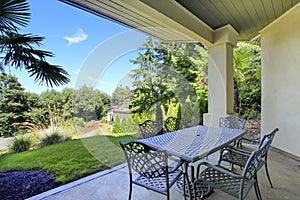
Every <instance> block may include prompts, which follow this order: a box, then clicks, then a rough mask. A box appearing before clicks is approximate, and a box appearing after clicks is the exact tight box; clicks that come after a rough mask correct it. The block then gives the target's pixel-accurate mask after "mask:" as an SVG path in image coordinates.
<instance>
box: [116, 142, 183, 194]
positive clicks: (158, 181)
mask: <svg viewBox="0 0 300 200" xmlns="http://www.w3.org/2000/svg"><path fill="white" fill-rule="evenodd" d="M120 145H121V146H122V149H123V151H124V154H125V158H126V160H127V164H128V171H129V180H130V187H129V197H128V199H129V200H130V199H131V194H132V184H136V185H139V186H142V187H145V188H147V189H149V190H152V191H155V192H158V193H160V194H164V195H166V196H167V199H168V200H169V199H170V188H171V187H172V186H173V184H174V183H175V182H176V181H177V180H178V179H179V177H180V176H181V175H182V171H181V170H180V169H179V167H180V166H181V165H182V163H183V162H178V163H177V164H176V166H174V167H170V166H169V165H168V155H167V153H166V152H165V151H160V150H155V149H153V148H151V147H149V146H148V145H146V144H143V143H141V142H138V141H131V142H128V143H124V142H120ZM133 171H134V172H136V173H137V177H136V178H135V180H133Z"/></svg>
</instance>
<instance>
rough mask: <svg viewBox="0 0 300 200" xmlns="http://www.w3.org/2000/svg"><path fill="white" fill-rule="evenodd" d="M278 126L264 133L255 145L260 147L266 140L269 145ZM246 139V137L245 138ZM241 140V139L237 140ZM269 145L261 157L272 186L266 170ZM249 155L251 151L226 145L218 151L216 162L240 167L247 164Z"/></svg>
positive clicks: (268, 176)
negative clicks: (218, 157)
mask: <svg viewBox="0 0 300 200" xmlns="http://www.w3.org/2000/svg"><path fill="white" fill-rule="evenodd" d="M278 130H279V129H278V128H275V129H274V130H273V131H272V132H271V133H269V134H267V135H264V136H263V138H262V139H261V140H260V142H259V145H258V147H257V149H261V148H263V147H264V146H263V145H264V144H265V143H266V141H268V142H269V143H270V145H271V143H272V141H273V138H274V136H275V133H276V132H277V131H278ZM244 139H245V138H243V139H242V140H244ZM247 140H248V139H247ZM239 142H241V141H239ZM269 148H270V146H268V147H267V148H266V149H265V151H264V152H263V155H262V156H263V158H264V165H265V170H266V174H267V178H268V180H269V183H270V186H271V188H273V184H272V181H271V178H270V175H269V170H268V162H267V161H268V151H269ZM250 155H251V152H249V151H246V150H243V149H239V148H230V147H227V148H225V149H223V150H222V151H221V153H220V159H219V162H218V164H220V163H221V162H222V161H225V162H228V163H230V164H232V165H238V166H240V167H245V166H246V164H247V160H248V158H249V156H250Z"/></svg>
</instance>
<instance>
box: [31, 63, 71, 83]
mask: <svg viewBox="0 0 300 200" xmlns="http://www.w3.org/2000/svg"><path fill="white" fill-rule="evenodd" d="M26 70H27V71H28V72H29V74H30V77H32V76H34V77H35V82H39V84H40V85H43V84H46V85H47V86H50V87H53V85H55V86H60V85H64V84H66V83H68V82H69V81H70V79H69V74H68V73H67V71H65V70H64V69H63V68H62V67H60V66H58V65H51V64H49V63H47V62H45V61H39V62H36V63H34V64H32V65H30V66H28V67H27V68H26Z"/></svg>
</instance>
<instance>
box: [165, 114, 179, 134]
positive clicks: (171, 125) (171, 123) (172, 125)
mask: <svg viewBox="0 0 300 200" xmlns="http://www.w3.org/2000/svg"><path fill="white" fill-rule="evenodd" d="M179 125H180V119H179V118H175V117H168V118H167V119H166V121H165V128H166V131H167V132H172V131H177V130H178V129H179Z"/></svg>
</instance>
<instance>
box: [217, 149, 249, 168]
mask: <svg viewBox="0 0 300 200" xmlns="http://www.w3.org/2000/svg"><path fill="white" fill-rule="evenodd" d="M249 156H250V154H249ZM249 156H247V155H244V154H239V153H234V152H228V153H225V154H223V157H222V160H223V161H226V162H230V163H232V164H235V165H238V166H241V167H244V166H245V165H246V163H247V160H248V158H249Z"/></svg>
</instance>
